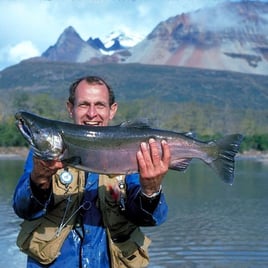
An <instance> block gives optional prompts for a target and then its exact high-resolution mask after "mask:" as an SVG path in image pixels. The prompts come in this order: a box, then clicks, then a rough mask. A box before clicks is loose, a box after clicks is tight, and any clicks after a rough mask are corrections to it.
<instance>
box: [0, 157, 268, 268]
mask: <svg viewBox="0 0 268 268" xmlns="http://www.w3.org/2000/svg"><path fill="white" fill-rule="evenodd" d="M22 166H23V161H19V160H16V161H11V160H0V237H1V240H0V257H1V258H0V267H4V266H5V265H7V266H10V267H16V268H17V267H18V268H20V267H22V268H23V267H25V263H26V257H25V255H24V254H22V253H20V252H19V250H18V249H17V247H16V245H15V241H16V236H17V232H18V229H19V223H20V222H21V220H20V219H18V218H17V217H16V216H15V215H14V213H13V211H12V208H11V200H12V193H13V190H14V187H15V185H16V180H17V178H18V177H19V175H20V174H21V172H22ZM267 174H268V164H267V163H262V162H257V161H250V160H239V161H237V168H236V178H235V183H234V185H233V186H230V185H227V184H225V183H223V182H222V181H220V180H219V179H218V178H217V176H215V174H214V172H213V171H211V170H210V169H209V168H208V167H207V166H206V165H204V164H203V163H201V162H193V163H191V165H190V167H189V168H188V170H187V172H186V173H178V172H169V174H168V176H167V177H166V179H165V181H164V185H163V189H164V192H165V193H166V198H167V202H168V204H169V217H168V220H167V221H166V222H165V223H164V224H163V225H162V226H158V227H153V228H151V227H150V228H143V230H144V231H145V232H146V234H147V235H148V236H149V237H150V238H151V239H152V240H153V242H152V244H151V247H150V257H151V264H150V267H153V268H173V267H174V268H177V267H182V268H240V267H241V268H255V267H256V268H260V267H261V268H264V267H265V268H266V267H268V213H267V207H268V177H267Z"/></svg>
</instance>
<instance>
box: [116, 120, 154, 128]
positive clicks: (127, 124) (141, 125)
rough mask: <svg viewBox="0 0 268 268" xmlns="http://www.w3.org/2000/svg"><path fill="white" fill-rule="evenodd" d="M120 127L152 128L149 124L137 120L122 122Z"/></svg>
mask: <svg viewBox="0 0 268 268" xmlns="http://www.w3.org/2000/svg"><path fill="white" fill-rule="evenodd" d="M119 126H120V127H135V128H150V126H149V125H148V123H146V122H145V121H141V120H135V121H131V120H128V121H124V122H122V123H121V124H120V125H119Z"/></svg>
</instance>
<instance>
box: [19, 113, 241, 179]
mask: <svg viewBox="0 0 268 268" xmlns="http://www.w3.org/2000/svg"><path fill="white" fill-rule="evenodd" d="M15 118H16V125H17V127H18V129H19V130H20V132H21V133H22V135H23V136H24V138H25V139H26V140H27V141H28V143H29V144H30V145H31V146H32V148H33V150H34V155H35V156H37V157H39V158H42V159H45V160H52V159H58V160H62V161H65V162H66V163H67V164H68V165H69V166H74V167H76V168H79V169H82V170H85V171H91V172H97V173H102V174H129V173H135V172H138V165H137V158H136V154H137V151H138V150H139V146H140V144H141V142H148V140H149V139H150V138H154V139H155V140H157V141H161V140H166V141H167V142H168V144H169V146H170V150H171V162H170V165H169V169H172V170H178V171H183V170H185V169H186V168H187V166H188V165H189V163H190V161H191V159H192V158H198V159H201V160H203V161H204V162H205V163H206V164H208V165H209V166H211V167H212V168H213V169H214V170H215V171H216V172H217V174H218V175H219V176H220V177H221V178H222V180H223V181H225V182H227V183H229V184H232V183H233V180H234V167H235V155H236V153H237V152H238V150H239V146H240V143H241V141H242V139H243V136H242V135H241V134H233V135H227V136H225V137H223V138H222V139H220V140H216V141H208V142H203V141H199V140H197V139H195V138H193V137H192V136H191V135H189V134H186V133H177V132H173V131H166V130H159V129H152V128H150V127H149V126H146V125H144V124H133V123H127V122H125V123H122V124H121V125H118V126H107V127H98V126H84V125H76V124H72V123H67V122H61V121H56V120H49V119H46V118H43V117H39V116H37V115H34V114H32V113H28V112H24V111H20V112H18V113H16V115H15ZM159 144H160V143H159ZM159 149H160V145H159ZM182 159H185V160H184V161H182Z"/></svg>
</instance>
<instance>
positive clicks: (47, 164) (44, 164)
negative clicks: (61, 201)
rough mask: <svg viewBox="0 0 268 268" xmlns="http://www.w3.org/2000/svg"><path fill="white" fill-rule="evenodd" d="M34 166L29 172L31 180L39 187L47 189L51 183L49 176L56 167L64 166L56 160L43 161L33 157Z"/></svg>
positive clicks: (53, 172) (55, 170)
mask: <svg viewBox="0 0 268 268" xmlns="http://www.w3.org/2000/svg"><path fill="white" fill-rule="evenodd" d="M33 161H34V167H33V170H32V173H31V180H32V182H33V183H34V184H35V185H36V186H37V187H38V188H40V189H43V190H47V189H49V188H50V185H51V178H52V175H54V174H55V173H56V172H57V170H58V169H61V168H63V167H64V165H63V163H62V162H60V161H56V160H50V161H44V160H41V159H38V158H36V157H34V158H33Z"/></svg>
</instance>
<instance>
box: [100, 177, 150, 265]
mask: <svg viewBox="0 0 268 268" xmlns="http://www.w3.org/2000/svg"><path fill="white" fill-rule="evenodd" d="M125 188H126V184H125V176H107V175H99V202H100V209H101V212H102V217H103V222H104V225H105V226H106V231H107V235H108V243H109V249H110V259H111V267H112V268H126V267H127V268H137V267H139V268H142V267H147V266H148V264H149V256H148V247H149V245H150V243H151V241H150V239H149V238H148V237H146V236H145V235H144V234H143V233H142V231H141V230H140V228H139V227H138V226H137V225H135V224H133V223H132V222H130V221H129V220H127V218H126V217H125V216H124V210H125V206H124V202H125V201H126V198H127V196H126V189H125ZM117 193H118V194H117Z"/></svg>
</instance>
